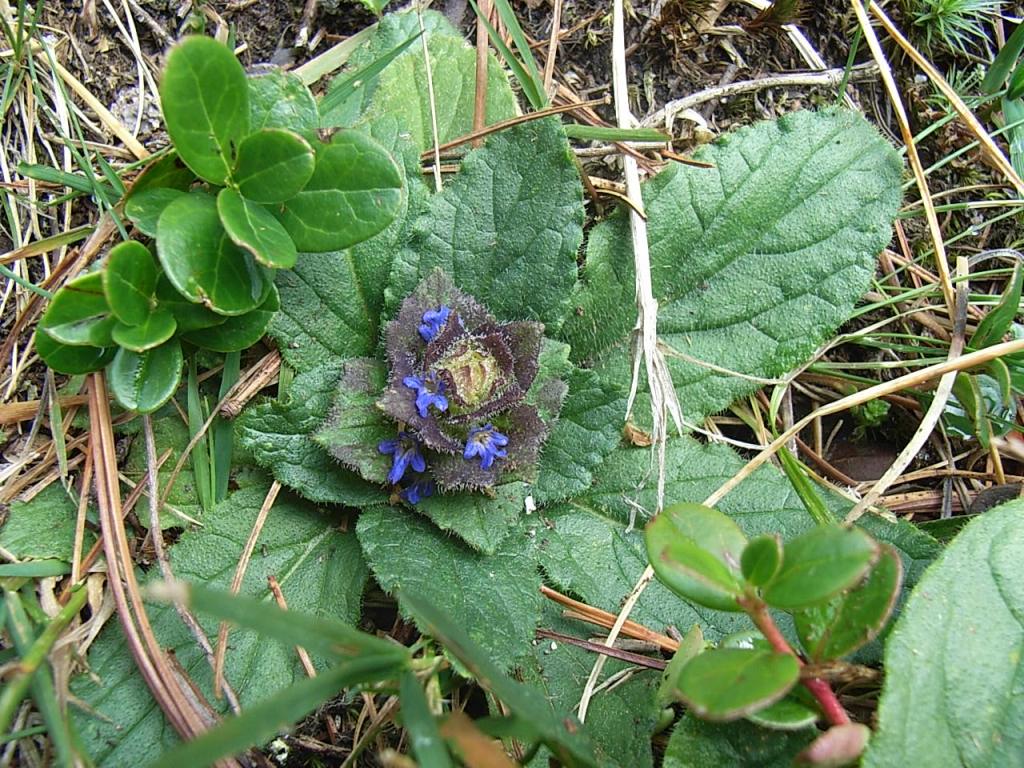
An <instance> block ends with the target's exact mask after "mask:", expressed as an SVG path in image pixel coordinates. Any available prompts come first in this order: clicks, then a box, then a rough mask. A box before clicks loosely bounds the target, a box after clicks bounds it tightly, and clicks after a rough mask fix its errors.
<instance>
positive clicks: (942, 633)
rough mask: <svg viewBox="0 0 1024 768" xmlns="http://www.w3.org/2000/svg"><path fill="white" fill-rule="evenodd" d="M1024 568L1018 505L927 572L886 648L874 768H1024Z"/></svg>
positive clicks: (977, 527)
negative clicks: (913, 767)
mask: <svg viewBox="0 0 1024 768" xmlns="http://www.w3.org/2000/svg"><path fill="white" fill-rule="evenodd" d="M1022 560H1024V503H1022V502H1019V501H1013V502H1010V503H1008V504H1004V505H1003V506H1001V507H997V508H995V509H992V510H989V511H988V512H986V513H985V514H984V515H979V516H978V517H977V519H975V520H974V521H972V522H971V523H969V524H968V525H967V526H966V527H965V528H964V529H963V530H962V531H961V532H960V534H959V535H958V536H957V537H956V538H955V539H954V540H953V541H952V543H951V544H949V546H948V547H947V548H946V550H945V551H944V552H943V553H942V554H941V555H940V556H939V558H938V559H937V560H936V562H935V563H934V565H932V566H931V568H929V569H928V571H927V572H926V573H925V575H924V577H923V578H922V579H921V581H920V582H919V583H918V584H917V586H916V587H915V588H914V591H913V592H912V593H911V595H910V598H909V600H907V603H906V606H905V607H904V609H903V612H902V615H901V616H900V618H899V619H898V621H897V622H896V626H895V627H894V629H893V631H892V633H891V634H890V635H889V638H888V641H887V643H886V649H885V670H886V675H885V684H884V686H883V688H882V698H881V701H880V702H879V709H878V732H877V733H876V735H875V736H874V738H873V739H872V740H871V743H870V745H869V746H868V751H867V754H866V755H865V756H864V760H863V764H864V765H865V766H866V767H867V768H888V767H889V766H902V765H908V764H918V765H925V764H927V765H954V764H955V765H969V766H979V767H982V766H986V767H987V766H991V768H995V766H1009V765H1019V764H1020V757H1021V755H1022V754H1024V728H1022V726H1021V724H1022V723H1024V701H1022V700H1021V697H1020V695H1019V691H1020V680H1021V669H1022V660H1021V654H1020V650H1019V649H1020V648H1021V644H1022V642H1024V624H1022V616H1024V570H1022V569H1021V562H1022ZM922 659H925V660H927V663H922V661H921V660H922ZM911 715H912V716H911Z"/></svg>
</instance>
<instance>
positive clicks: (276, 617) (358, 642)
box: [151, 582, 408, 660]
mask: <svg viewBox="0 0 1024 768" xmlns="http://www.w3.org/2000/svg"><path fill="white" fill-rule="evenodd" d="M151 594H152V596H153V597H154V598H156V599H171V598H173V599H180V600H181V601H182V602H183V603H185V604H186V605H188V606H189V607H191V608H193V609H194V610H196V611H199V612H201V613H207V614H209V615H211V616H213V617H214V618H217V619H220V620H221V621H230V622H232V623H234V624H237V625H238V626H240V627H245V628H246V629H251V630H254V631H256V632H258V633H260V634H261V635H265V636H266V637H270V638H273V639H275V640H278V641H280V642H282V643H286V644H288V645H301V646H303V647H304V648H305V649H306V650H308V651H313V652H316V653H322V654H325V655H330V656H334V657H338V658H340V657H344V656H354V655H357V654H361V655H374V656H390V657H391V658H392V659H398V660H401V659H405V658H406V657H407V656H408V652H407V651H406V649H405V648H404V647H403V646H400V645H395V644H394V643H392V642H389V641H387V640H382V639H380V638H379V637H374V636H373V635H370V634H367V633H366V632H360V631H359V630H358V629H355V628H354V627H350V626H349V625H347V624H344V623H342V622H340V621H338V620H337V619H332V618H328V617H326V616H311V615H309V614H307V613H300V612H297V611H284V610H281V609H280V608H278V607H277V606H276V605H273V604H272V603H269V602H267V601H265V600H257V599H255V598H252V597H244V596H242V595H232V594H229V593H227V592H220V591H217V590H212V589H207V588H206V587H202V586H200V585H198V584H186V583H184V582H177V583H176V584H174V585H173V586H167V585H163V586H160V585H157V586H154V587H153V588H152V589H151Z"/></svg>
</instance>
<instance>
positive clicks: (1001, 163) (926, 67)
mask: <svg viewBox="0 0 1024 768" xmlns="http://www.w3.org/2000/svg"><path fill="white" fill-rule="evenodd" d="M852 2H853V3H854V6H855V8H854V10H856V11H857V16H858V19H859V18H860V17H861V16H864V20H861V28H865V27H868V26H870V25H869V24H868V23H867V21H866V18H867V17H866V16H865V15H864V9H863V7H862V6H861V4H860V0H852ZM869 7H870V9H871V13H872V14H873V15H874V16H875V18H877V19H878V20H879V21H880V22H881V24H882V26H883V27H884V28H885V31H886V32H887V33H888V34H889V37H891V38H892V39H893V40H895V41H896V44H897V45H899V46H900V48H902V49H903V50H904V51H905V52H906V54H907V55H908V56H909V57H910V58H911V59H912V60H913V61H914V63H915V64H917V66H918V67H920V68H921V71H922V72H924V73H925V75H927V76H928V79H929V80H931V81H932V83H934V84H935V87H936V88H938V89H939V90H940V91H941V92H942V95H943V96H945V97H946V99H947V100H948V101H949V103H950V105H951V106H952V107H953V109H954V110H956V113H957V114H958V115H959V116H960V119H961V120H963V121H964V124H965V125H966V126H967V128H968V129H969V130H970V131H971V133H973V134H974V137H975V138H976V139H977V140H978V142H979V143H980V144H981V147H982V151H983V152H984V153H985V155H986V156H988V158H989V159H990V160H991V161H992V162H993V163H994V164H995V166H996V167H997V168H998V169H999V171H1000V172H1001V173H1002V174H1003V175H1004V176H1005V177H1006V180H1007V181H1009V182H1010V183H1011V184H1012V185H1013V186H1014V187H1015V188H1016V189H1017V192H1018V194H1022V195H1024V180H1022V179H1021V177H1020V176H1019V175H1018V174H1017V171H1015V170H1014V168H1013V165H1012V164H1011V163H1010V161H1009V160H1007V159H1006V155H1004V154H1003V151H1002V150H1001V149H1000V148H999V145H998V144H996V143H995V141H993V139H992V137H991V136H990V135H989V132H988V131H986V130H985V126H983V125H982V124H981V122H980V121H979V120H978V118H976V117H975V116H974V113H973V112H971V110H970V109H969V108H968V107H967V105H966V104H965V103H964V100H963V99H961V98H960V95H959V94H958V93H957V92H956V91H955V90H954V89H953V88H952V86H950V84H949V83H948V82H946V78H944V77H943V76H942V73H941V72H939V71H938V70H937V69H936V68H935V67H934V66H933V65H932V63H931V62H930V61H928V59H927V58H925V57H924V56H922V55H921V53H920V52H919V51H918V50H917V49H916V48H914V46H913V45H912V44H911V43H910V41H909V40H907V38H906V37H904V36H903V33H901V32H900V30H899V28H897V26H896V25H895V24H893V23H892V20H891V19H890V18H889V17H888V16H886V15H885V11H883V10H882V9H881V8H880V7H879V6H878V4H877V3H874V2H872V3H871V4H870V6H869ZM866 34H867V30H866V29H865V35H866Z"/></svg>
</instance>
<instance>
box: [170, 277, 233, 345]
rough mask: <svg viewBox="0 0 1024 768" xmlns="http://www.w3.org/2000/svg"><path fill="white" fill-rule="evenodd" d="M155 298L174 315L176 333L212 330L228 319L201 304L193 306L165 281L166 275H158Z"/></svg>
mask: <svg viewBox="0 0 1024 768" xmlns="http://www.w3.org/2000/svg"><path fill="white" fill-rule="evenodd" d="M156 298H157V302H158V303H159V306H160V307H162V308H164V309H169V310H170V311H171V314H172V315H174V321H175V323H177V326H178V333H188V332H189V331H198V330H200V329H202V328H212V327H213V326H215V325H220V324H221V323H223V322H225V321H226V320H227V319H228V318H227V317H226V316H225V315H218V314H217V313H216V312H211V311H210V310H208V309H207V308H206V307H204V306H203V305H202V304H193V303H192V302H191V301H189V300H188V299H186V298H185V297H184V296H182V295H181V294H180V293H179V292H178V289H177V288H175V287H174V286H173V285H171V281H170V280H168V279H167V276H166V275H160V279H159V281H157V284H156Z"/></svg>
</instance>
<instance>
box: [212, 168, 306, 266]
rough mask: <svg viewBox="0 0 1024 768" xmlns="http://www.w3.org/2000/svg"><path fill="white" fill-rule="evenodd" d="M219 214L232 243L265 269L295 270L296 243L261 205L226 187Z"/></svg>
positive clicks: (218, 203)
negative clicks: (293, 268)
mask: <svg viewBox="0 0 1024 768" xmlns="http://www.w3.org/2000/svg"><path fill="white" fill-rule="evenodd" d="M217 213H218V214H219V215H220V223H221V224H222V225H223V226H224V231H225V232H227V233H228V237H230V238H231V242H233V243H234V244H235V245H237V246H238V247H239V248H242V249H244V250H246V251H248V252H249V253H250V254H252V257H253V258H254V259H256V261H257V262H259V263H260V264H262V265H263V266H264V267H271V268H273V269H290V268H291V267H294V266H295V260H296V258H297V254H296V251H295V243H293V242H292V239H291V237H290V236H289V235H288V233H287V232H285V231H284V227H282V226H281V222H279V221H278V220H277V219H276V218H274V216H273V214H271V213H270V211H268V210H267V209H266V208H264V207H263V206H262V205H260V204H259V203H254V202H252V201H251V200H247V199H245V198H244V197H242V196H241V195H240V194H238V193H237V192H236V191H235V190H233V189H228V188H226V187H225V188H224V189H222V190H221V191H220V192H218V193H217Z"/></svg>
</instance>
